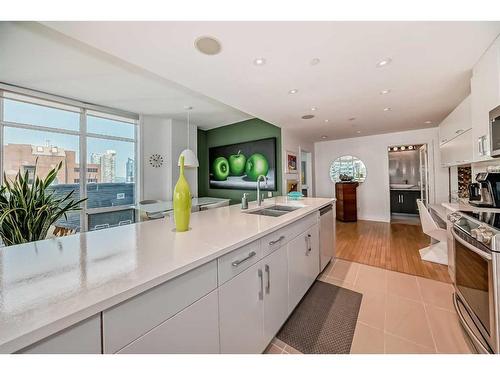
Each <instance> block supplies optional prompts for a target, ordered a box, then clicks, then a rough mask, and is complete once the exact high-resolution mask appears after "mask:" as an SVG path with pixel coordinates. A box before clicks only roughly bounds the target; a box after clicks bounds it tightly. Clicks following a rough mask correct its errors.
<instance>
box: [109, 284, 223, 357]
mask: <svg viewBox="0 0 500 375" xmlns="http://www.w3.org/2000/svg"><path fill="white" fill-rule="evenodd" d="M118 353H122V354H135V353H138V354H186V353H189V354H212V353H219V312H218V294H217V290H214V291H213V292H211V293H210V294H208V295H206V296H205V297H203V298H202V299H200V300H198V301H196V302H195V303H193V304H192V305H191V306H189V307H187V308H186V309H184V310H182V311H181V312H179V313H178V314H177V315H174V316H173V317H172V318H170V319H168V320H167V321H165V322H164V323H162V324H160V325H159V326H158V327H156V328H153V329H152V330H151V331H149V332H148V333H146V334H145V335H144V336H142V337H140V338H138V339H137V340H135V341H134V342H132V343H131V344H129V345H128V346H126V347H125V348H123V349H122V350H120V351H119V352H118Z"/></svg>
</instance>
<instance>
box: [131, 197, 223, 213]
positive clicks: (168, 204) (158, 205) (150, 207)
mask: <svg viewBox="0 0 500 375" xmlns="http://www.w3.org/2000/svg"><path fill="white" fill-rule="evenodd" d="M229 201H230V199H225V198H212V197H200V198H193V199H192V200H191V204H192V206H204V205H208V204H213V203H219V202H229ZM137 206H138V208H139V209H141V210H143V211H146V212H149V213H157V212H165V211H172V210H173V209H174V202H173V201H160V202H155V203H147V204H139V205H137Z"/></svg>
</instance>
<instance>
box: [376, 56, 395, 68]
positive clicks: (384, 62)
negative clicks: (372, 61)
mask: <svg viewBox="0 0 500 375" xmlns="http://www.w3.org/2000/svg"><path fill="white" fill-rule="evenodd" d="M391 62H392V59H391V58H390V57H386V58H385V59H383V60H380V61H379V62H378V63H377V67H378V68H382V67H384V66H387V65H389V64H390V63H391Z"/></svg>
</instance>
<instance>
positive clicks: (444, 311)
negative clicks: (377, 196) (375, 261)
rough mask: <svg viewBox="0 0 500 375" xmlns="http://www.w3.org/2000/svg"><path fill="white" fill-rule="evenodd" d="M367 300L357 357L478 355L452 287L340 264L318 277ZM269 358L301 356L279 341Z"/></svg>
mask: <svg viewBox="0 0 500 375" xmlns="http://www.w3.org/2000/svg"><path fill="white" fill-rule="evenodd" d="M318 279H319V280H321V281H324V282H329V283H332V284H335V285H338V286H341V287H344V288H347V289H351V290H354V291H357V292H360V293H362V294H363V300H362V303H361V308H360V311H359V316H358V323H357V325H356V330H355V333H354V339H353V342H352V347H351V354H369V353H374V354H375V353H376V354H382V353H395V354H397V353H399V354H419V353H422V354H423V353H447V354H451V353H454V354H455V353H472V352H473V351H472V349H471V348H470V347H469V343H468V339H467V338H466V336H465V334H464V333H463V331H462V328H461V327H460V323H459V321H458V317H457V314H456V312H455V310H454V307H453V302H452V293H453V286H452V285H451V284H447V283H442V282H439V281H434V280H430V279H425V278H421V277H418V276H413V275H408V274H404V273H399V272H394V271H389V270H386V269H382V268H376V267H372V266H368V265H364V264H360V263H354V262H349V261H346V260H341V259H337V260H336V261H335V262H334V263H333V264H330V265H328V267H327V268H326V269H325V271H324V272H323V273H322V274H321V275H320V276H319V277H318ZM266 353H269V354H296V353H299V352H298V351H297V350H295V349H294V348H292V347H290V346H288V345H286V344H285V343H283V342H281V341H280V340H278V339H274V340H273V342H272V343H271V344H270V345H269V347H268V348H267V349H266Z"/></svg>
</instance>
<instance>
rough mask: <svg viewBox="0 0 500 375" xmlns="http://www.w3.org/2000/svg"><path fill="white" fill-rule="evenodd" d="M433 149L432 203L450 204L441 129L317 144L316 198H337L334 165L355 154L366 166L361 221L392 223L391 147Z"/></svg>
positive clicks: (361, 189)
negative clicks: (442, 163)
mask: <svg viewBox="0 0 500 375" xmlns="http://www.w3.org/2000/svg"><path fill="white" fill-rule="evenodd" d="M412 143H413V144H423V143H427V144H428V146H429V167H430V168H429V175H430V180H431V181H430V190H431V192H430V199H429V201H430V203H434V202H446V201H448V172H447V169H446V168H442V167H441V166H440V155H439V148H438V147H437V145H438V128H432V129H422V130H412V131H405V132H397V133H389V134H381V135H374V136H367V137H358V138H349V139H341V140H334V141H327V142H317V143H315V145H314V146H315V150H314V155H315V167H314V170H315V181H316V184H315V185H316V187H315V188H316V195H317V196H319V197H332V196H334V188H335V186H334V184H333V182H332V181H331V180H330V176H329V169H330V164H331V163H332V162H333V161H334V160H335V159H336V158H338V157H339V156H342V155H353V156H357V157H358V158H359V159H361V160H362V161H363V162H364V163H365V165H366V170H367V172H366V180H365V182H363V183H362V184H360V186H359V187H358V218H359V219H361V220H375V221H385V222H389V221H390V217H391V216H390V193H389V156H388V151H387V148H388V147H389V146H394V145H401V144H412Z"/></svg>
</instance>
